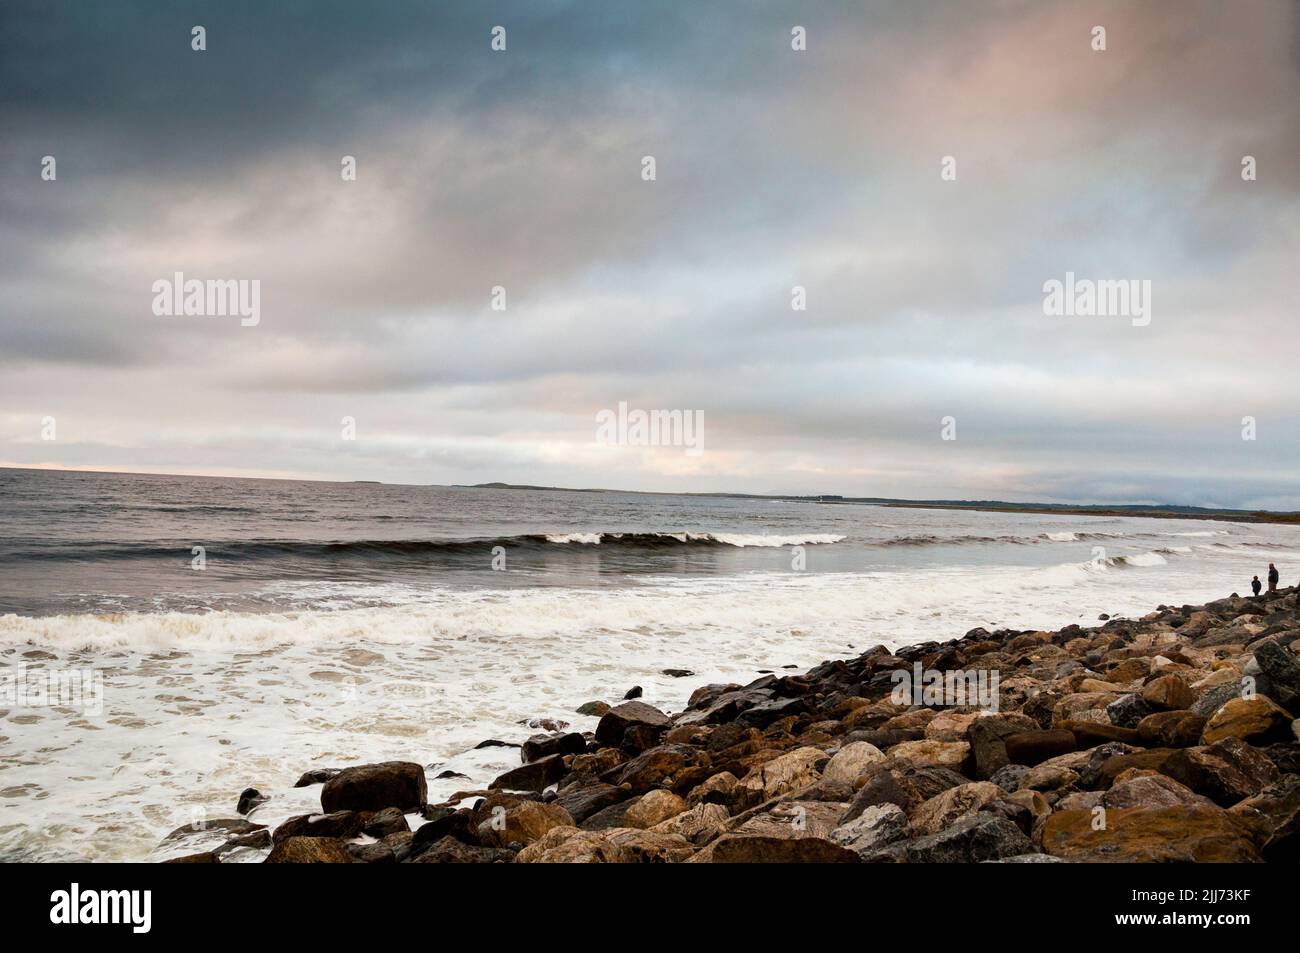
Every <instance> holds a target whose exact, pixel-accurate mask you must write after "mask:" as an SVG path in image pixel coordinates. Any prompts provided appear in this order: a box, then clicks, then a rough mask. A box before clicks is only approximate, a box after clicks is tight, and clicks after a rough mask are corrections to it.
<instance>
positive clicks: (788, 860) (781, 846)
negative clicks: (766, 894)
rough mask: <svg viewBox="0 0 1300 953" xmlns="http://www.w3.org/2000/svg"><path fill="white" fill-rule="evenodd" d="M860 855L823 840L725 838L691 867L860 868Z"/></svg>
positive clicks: (818, 838)
mask: <svg viewBox="0 0 1300 953" xmlns="http://www.w3.org/2000/svg"><path fill="white" fill-rule="evenodd" d="M858 862H859V858H858V855H857V854H856V853H854V852H853V851H851V850H848V849H847V848H844V847H841V846H840V845H839V844H835V843H832V842H831V841H829V840H824V839H823V838H820V837H764V836H762V835H755V834H724V835H722V836H721V837H719V838H718V839H717V840H716V841H714V842H713V843H712V844H710V845H709V846H708V847H707V848H705V849H704V850H702V851H700V852H699V853H698V854H696V855H695V856H694V857H692V858H691V859H690V860H688V861H687V863H692V864H695V863H707V864H856V863H858Z"/></svg>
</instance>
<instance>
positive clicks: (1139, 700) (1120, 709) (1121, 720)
mask: <svg viewBox="0 0 1300 953" xmlns="http://www.w3.org/2000/svg"><path fill="white" fill-rule="evenodd" d="M1154 710H1155V709H1154V708H1153V707H1152V705H1151V703H1150V702H1148V701H1147V700H1146V699H1145V698H1144V697H1142V695H1140V694H1138V693H1136V692H1134V693H1130V694H1128V695H1121V696H1120V697H1119V698H1117V699H1115V700H1114V701H1113V702H1111V703H1110V704H1109V705H1107V706H1106V718H1105V721H1106V722H1108V723H1110V724H1112V725H1118V726H1119V727H1121V728H1136V727H1137V725H1138V722H1139V721H1141V720H1142V719H1143V718H1145V717H1146V716H1147V715H1149V714H1151V712H1152V711H1154Z"/></svg>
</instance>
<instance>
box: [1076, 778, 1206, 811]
mask: <svg viewBox="0 0 1300 953" xmlns="http://www.w3.org/2000/svg"><path fill="white" fill-rule="evenodd" d="M1098 803H1100V804H1101V805H1102V807H1105V808H1108V809H1115V810H1122V809H1125V808H1134V807H1141V808H1159V807H1176V806H1178V805H1184V806H1187V805H1191V806H1195V805H1202V806H1207V807H1212V806H1213V805H1214V802H1213V801H1211V800H1210V799H1209V798H1207V797H1203V796H1202V795H1200V794H1197V793H1196V792H1195V791H1193V790H1192V789H1191V788H1188V787H1186V786H1185V785H1182V784H1179V783H1178V782H1177V781H1175V780H1174V779H1173V778H1169V777H1166V776H1165V775H1163V774H1151V775H1144V776H1140V777H1133V778H1129V779H1128V780H1122V779H1121V780H1117V781H1116V782H1115V784H1114V785H1113V786H1112V787H1111V789H1110V790H1109V791H1106V792H1105V793H1103V794H1102V796H1101V799H1100V801H1099V802H1098Z"/></svg>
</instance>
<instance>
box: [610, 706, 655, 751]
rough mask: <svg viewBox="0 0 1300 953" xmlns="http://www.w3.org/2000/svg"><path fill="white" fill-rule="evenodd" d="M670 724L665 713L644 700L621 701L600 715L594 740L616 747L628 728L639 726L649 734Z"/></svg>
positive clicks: (620, 742)
mask: <svg viewBox="0 0 1300 953" xmlns="http://www.w3.org/2000/svg"><path fill="white" fill-rule="evenodd" d="M671 724H672V720H671V719H670V718H669V717H668V716H667V715H665V714H664V713H663V712H661V711H660V710H659V709H658V708H654V707H652V706H650V705H647V704H646V703H645V702H636V701H631V702H623V703H622V704H621V705H615V706H614V707H613V708H611V709H610V710H609V711H607V712H605V714H603V715H601V716H600V722H599V724H597V725H596V740H597V741H598V742H600V743H601V744H602V745H611V746H613V747H618V746H619V745H620V744H622V742H623V734H624V732H626V731H627V730H628V729H629V728H632V727H640V728H644V729H646V730H647V732H648V733H650V734H662V733H663V732H665V731H667V730H668V728H669V726H670V725H671Z"/></svg>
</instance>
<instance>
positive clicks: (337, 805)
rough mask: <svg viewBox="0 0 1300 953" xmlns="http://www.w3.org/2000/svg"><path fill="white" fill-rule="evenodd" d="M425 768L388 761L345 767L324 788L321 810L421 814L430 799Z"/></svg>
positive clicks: (322, 790) (405, 762) (321, 796)
mask: <svg viewBox="0 0 1300 953" xmlns="http://www.w3.org/2000/svg"><path fill="white" fill-rule="evenodd" d="M427 794H428V792H427V789H426V787H425V780H424V768H423V766H421V765H418V764H416V763H415V762H413V761H385V762H382V763H380V764H364V765H361V766H359V767H355V768H344V769H343V770H342V771H340V772H339V773H338V774H336V775H334V777H332V778H330V779H329V780H328V781H326V782H325V786H324V787H323V788H321V792H320V803H321V809H322V810H323V811H324V812H325V813H326V814H332V813H333V812H335V811H382V810H383V809H384V808H386V807H397V808H401V809H402V810H404V811H418V810H419V809H420V808H422V807H424V804H425V801H426V800H427Z"/></svg>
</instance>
